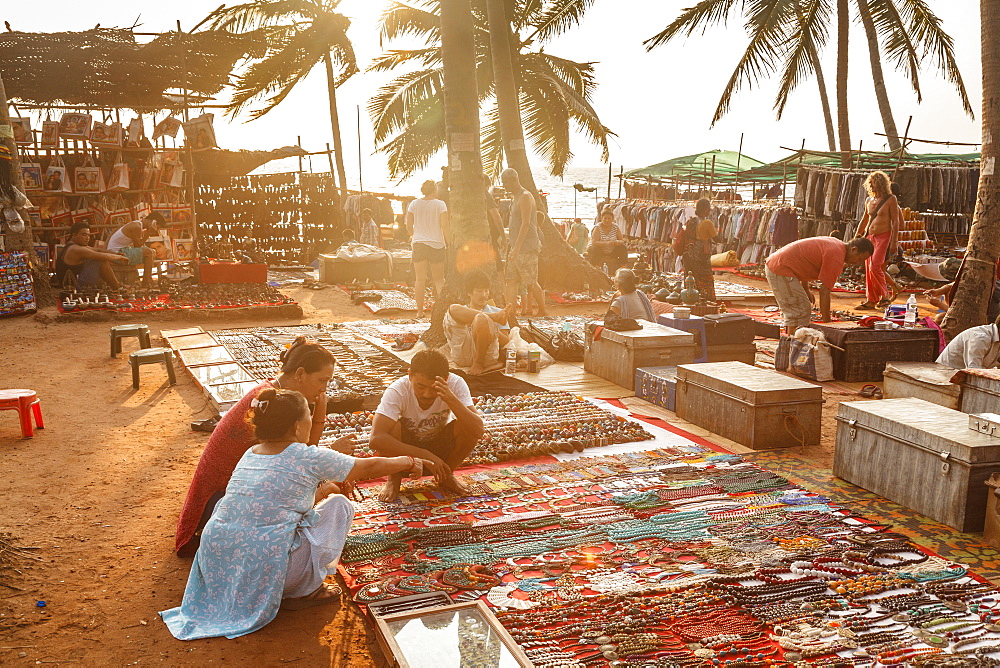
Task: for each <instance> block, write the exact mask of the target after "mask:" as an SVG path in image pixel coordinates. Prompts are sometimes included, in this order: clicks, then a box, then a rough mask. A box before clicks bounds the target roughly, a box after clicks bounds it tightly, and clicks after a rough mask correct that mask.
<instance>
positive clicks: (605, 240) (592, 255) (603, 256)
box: [587, 206, 628, 274]
mask: <svg viewBox="0 0 1000 668" xmlns="http://www.w3.org/2000/svg"><path fill="white" fill-rule="evenodd" d="M587 261H588V262H590V264H592V265H594V266H595V267H597V268H598V269H601V268H602V267H603V266H604V265H607V266H608V273H609V274H610V273H611V272H613V271H616V270H617V269H618V267H620V266H622V265H623V264H625V263H626V262H627V261H628V249H626V248H625V237H624V236H622V231H621V228H620V227H618V225H617V224H615V212H614V211H612V210H611V207H610V206H606V207H604V210H603V211H602V212H601V221H600V222H599V223H598V224H597V225H595V226H594V229H593V231H592V232H591V233H590V246H588V247H587Z"/></svg>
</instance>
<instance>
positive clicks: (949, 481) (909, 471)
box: [833, 398, 1000, 531]
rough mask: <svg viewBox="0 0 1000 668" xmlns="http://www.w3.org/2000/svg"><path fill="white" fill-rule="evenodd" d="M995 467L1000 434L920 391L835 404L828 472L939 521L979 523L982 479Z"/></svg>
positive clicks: (958, 525)
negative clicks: (919, 395)
mask: <svg viewBox="0 0 1000 668" xmlns="http://www.w3.org/2000/svg"><path fill="white" fill-rule="evenodd" d="M997 470H1000V438H997V437H994V436H987V435H986V434H981V433H979V432H976V431H972V430H971V429H969V416H968V415H966V414H965V413H961V412H959V411H955V410H951V409H950V408H945V407H944V406H939V405H937V404H932V403H930V402H929V401H924V400H923V399H912V398H910V399H883V400H882V401H852V402H846V403H842V404H840V412H839V414H838V415H837V449H836V452H835V453H834V458H833V474H834V475H835V476H837V477H839V478H843V479H844V480H846V481H848V482H850V483H853V484H855V485H858V486H859V487H863V488H865V489H867V490H868V491H870V492H874V493H875V494H879V495H881V496H884V497H885V498H887V499H889V500H890V501H895V502H896V503H898V504H900V505H901V506H905V507H907V508H910V509H912V510H915V511H917V512H918V513H921V514H923V515H926V516H927V517H930V518H931V519H934V520H937V521H938V522H943V523H944V524H947V525H948V526H950V527H953V528H955V529H958V530H959V531H982V530H983V518H984V515H985V511H986V493H987V491H988V488H987V487H986V485H985V484H984V483H985V481H986V480H987V478H989V477H990V473H991V472H993V471H997Z"/></svg>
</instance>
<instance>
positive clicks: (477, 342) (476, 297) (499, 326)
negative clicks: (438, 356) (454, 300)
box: [444, 271, 510, 376]
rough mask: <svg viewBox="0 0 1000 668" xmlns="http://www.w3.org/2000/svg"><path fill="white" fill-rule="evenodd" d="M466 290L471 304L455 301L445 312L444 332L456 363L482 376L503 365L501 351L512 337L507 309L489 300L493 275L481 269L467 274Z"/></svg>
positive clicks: (472, 374) (452, 358)
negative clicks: (498, 306) (489, 302)
mask: <svg viewBox="0 0 1000 668" xmlns="http://www.w3.org/2000/svg"><path fill="white" fill-rule="evenodd" d="M465 290H466V292H467V293H468V294H469V302H468V304H466V305H465V306H463V305H461V304H452V305H451V306H450V307H449V308H448V312H447V313H445V314H444V335H445V338H447V339H448V348H449V353H450V354H451V360H452V362H454V363H455V366H457V367H460V368H462V369H468V373H469V375H471V376H479V375H481V374H484V373H488V372H490V371H496V370H497V369H499V368H501V367H502V366H503V362H502V361H501V359H500V351H501V350H502V349H503V348H504V346H506V345H507V342H508V341H509V340H510V339H509V338H508V336H507V332H509V331H510V328H509V327H508V322H507V309H498V308H497V307H495V306H490V305H489V304H488V303H487V302H488V301H489V298H490V279H489V277H487V276H486V274H484V273H482V272H481V271H475V272H472V273H471V274H469V275H468V276H467V277H466V279H465Z"/></svg>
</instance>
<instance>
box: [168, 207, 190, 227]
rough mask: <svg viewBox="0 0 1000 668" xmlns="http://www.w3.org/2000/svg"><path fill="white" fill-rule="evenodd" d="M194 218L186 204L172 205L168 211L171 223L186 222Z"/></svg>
mask: <svg viewBox="0 0 1000 668" xmlns="http://www.w3.org/2000/svg"><path fill="white" fill-rule="evenodd" d="M193 219H194V215H193V214H192V213H191V207H190V206H187V205H186V204H182V205H179V206H175V207H173V210H172V211H171V212H170V222H171V223H181V224H187V223H190V222H191V221H192V220H193Z"/></svg>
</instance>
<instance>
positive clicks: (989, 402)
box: [959, 369, 1000, 413]
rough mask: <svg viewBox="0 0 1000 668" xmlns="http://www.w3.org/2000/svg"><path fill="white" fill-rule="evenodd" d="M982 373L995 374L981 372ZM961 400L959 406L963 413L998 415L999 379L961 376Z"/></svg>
mask: <svg viewBox="0 0 1000 668" xmlns="http://www.w3.org/2000/svg"><path fill="white" fill-rule="evenodd" d="M983 373H986V374H992V373H997V371H996V370H994V369H990V370H983ZM961 388H962V400H961V405H960V406H959V407H960V408H961V410H962V412H963V413H1000V378H989V377H986V376H979V375H975V374H971V373H963V374H962V385H961Z"/></svg>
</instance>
